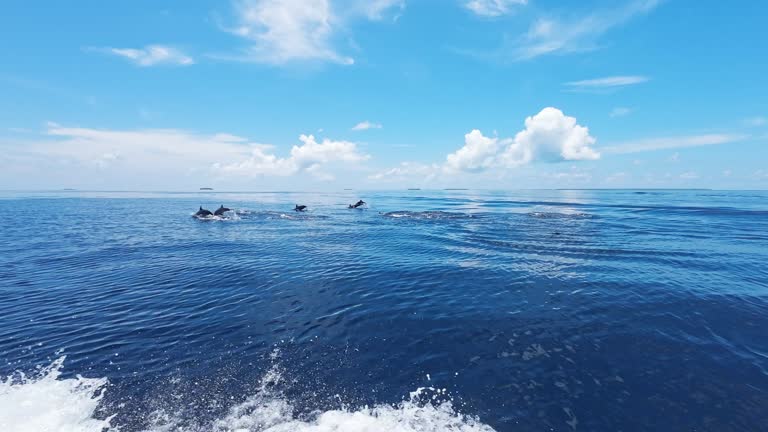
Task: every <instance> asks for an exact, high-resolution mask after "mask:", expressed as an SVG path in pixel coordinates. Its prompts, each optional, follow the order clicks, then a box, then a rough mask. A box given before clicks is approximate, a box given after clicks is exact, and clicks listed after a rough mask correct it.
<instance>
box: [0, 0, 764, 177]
mask: <svg viewBox="0 0 768 432" xmlns="http://www.w3.org/2000/svg"><path fill="white" fill-rule="evenodd" d="M766 16H768V2H765V1H759V0H752V1H743V2H724V1H719V0H705V1H698V2H693V1H691V0H688V1H686V0H610V1H608V0H584V1H578V2H574V1H565V0H560V1H555V0H439V1H438V0H232V1H202V0H183V1H182V0H166V1H156V0H132V1H130V2H105V1H102V0H79V1H77V2H60V1H53V0H48V1H39V0H5V1H4V2H3V13H2V14H0V56H1V57H2V61H1V62H0V189H3V190H34V189H61V188H77V189H88V190H152V191H161V190H174V191H175V190H197V189H198V188H199V187H213V188H215V189H217V190H232V191H236V190H242V191H259V190H339V189H342V188H354V189H397V188H404V187H419V188H434V189H438V188H484V189H527V188H719V189H766V188H768V48H767V47H768V44H766V41H768V26H766V25H765V17H766Z"/></svg>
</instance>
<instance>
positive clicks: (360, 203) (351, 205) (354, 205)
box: [349, 200, 366, 209]
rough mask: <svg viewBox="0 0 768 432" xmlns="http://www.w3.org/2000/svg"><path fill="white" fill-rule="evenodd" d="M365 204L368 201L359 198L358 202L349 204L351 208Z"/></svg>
mask: <svg viewBox="0 0 768 432" xmlns="http://www.w3.org/2000/svg"><path fill="white" fill-rule="evenodd" d="M365 204H366V203H365V201H363V200H359V201H358V202H356V203H354V204H350V205H349V208H351V209H356V208H358V207H362V206H363V205H365Z"/></svg>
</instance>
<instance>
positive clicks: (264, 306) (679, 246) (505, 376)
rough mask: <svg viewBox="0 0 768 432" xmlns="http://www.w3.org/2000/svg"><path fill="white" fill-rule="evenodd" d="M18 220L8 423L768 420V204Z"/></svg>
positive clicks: (643, 197)
mask: <svg viewBox="0 0 768 432" xmlns="http://www.w3.org/2000/svg"><path fill="white" fill-rule="evenodd" d="M358 198H363V199H365V200H366V201H367V202H368V203H369V205H368V208H366V209H365V210H349V209H346V208H345V207H346V205H347V204H349V203H352V202H355V201H356V200H357V199H358ZM296 203H301V204H306V205H308V206H309V209H310V210H309V211H308V212H306V213H296V212H293V211H292V209H293V206H294V204H296ZM201 204H202V205H204V206H206V207H207V208H210V209H212V210H213V209H214V208H216V207H218V206H219V205H220V204H224V205H226V206H228V207H231V208H233V209H234V210H235V211H234V212H232V213H230V214H229V216H228V217H227V218H223V219H215V220H197V219H194V218H193V217H191V215H192V213H194V211H195V210H196V209H197V208H198V206H199V205H201ZM0 214H3V215H4V217H3V218H2V224H0V233H1V235H0V238H2V242H3V245H2V252H0V377H2V378H0V430H3V431H8V432H16V431H59V430H62V431H63V430H66V431H101V430H102V429H104V430H110V431H118V430H119V431H120V432H133V431H194V432H198V431H199V432H202V431H308V432H309V431H340V432H353V431H368V432H373V431H421V432H428V431H466V432H469V431H492V430H495V431H510V432H512V431H611V432H614V431H627V432H628V431H717V432H724V431H764V430H768V264H766V263H768V192H755V191H728V192H725V191H661V190H648V191H631V190H620V191H617V190H613V191H595V190H588V191H582V190H562V191H555V190H537V191H510V192H488V191H398V192H368V193H361V192H351V191H345V192H343V193H323V194H320V193H219V192H212V193H109V192H36V193H20V192H4V193H2V194H0Z"/></svg>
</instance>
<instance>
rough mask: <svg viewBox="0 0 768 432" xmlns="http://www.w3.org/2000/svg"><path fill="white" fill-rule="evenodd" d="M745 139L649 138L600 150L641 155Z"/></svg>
mask: <svg viewBox="0 0 768 432" xmlns="http://www.w3.org/2000/svg"><path fill="white" fill-rule="evenodd" d="M747 138H749V135H744V134H706V135H689V136H679V137H663V138H650V139H643V140H636V141H629V142H626V143H623V144H617V145H613V146H608V147H603V148H601V149H600V150H601V151H602V152H604V153H611V154H629V153H642V152H648V151H655V150H669V149H678V148H687V147H701V146H709V145H719V144H729V143H735V142H739V141H743V140H745V139H747Z"/></svg>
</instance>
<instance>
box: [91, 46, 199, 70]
mask: <svg viewBox="0 0 768 432" xmlns="http://www.w3.org/2000/svg"><path fill="white" fill-rule="evenodd" d="M89 50H93V51H98V52H103V53H106V54H110V55H115V56H118V57H122V58H124V59H127V60H129V61H131V62H133V63H134V64H136V65H138V66H144V67H147V66H158V65H176V66H189V65H192V64H194V63H195V61H194V59H193V58H192V57H190V56H188V55H187V54H185V53H183V52H182V51H180V50H179V49H177V48H174V47H171V46H167V45H147V46H146V47H144V48H111V47H107V48H89Z"/></svg>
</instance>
